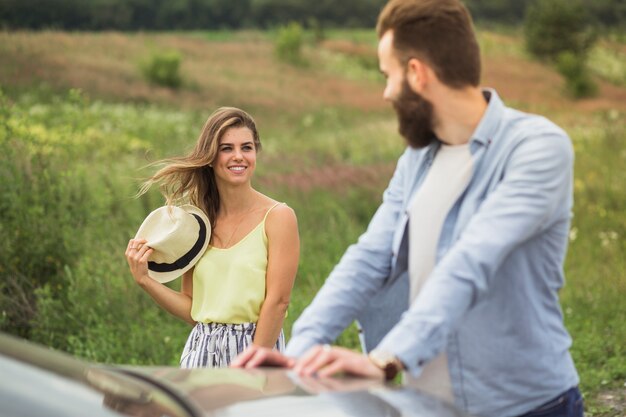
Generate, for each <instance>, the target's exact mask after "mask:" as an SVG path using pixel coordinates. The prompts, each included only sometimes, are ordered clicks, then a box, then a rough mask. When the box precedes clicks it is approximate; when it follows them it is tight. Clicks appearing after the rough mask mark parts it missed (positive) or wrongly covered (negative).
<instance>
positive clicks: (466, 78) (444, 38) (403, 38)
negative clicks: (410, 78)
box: [376, 0, 480, 88]
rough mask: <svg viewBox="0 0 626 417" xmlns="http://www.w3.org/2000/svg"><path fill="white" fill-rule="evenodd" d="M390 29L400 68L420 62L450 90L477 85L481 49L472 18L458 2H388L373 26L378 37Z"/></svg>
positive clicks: (417, 0)
mask: <svg viewBox="0 0 626 417" xmlns="http://www.w3.org/2000/svg"><path fill="white" fill-rule="evenodd" d="M389 30H392V31H393V47H394V50H395V53H396V55H397V57H398V58H399V59H400V62H402V64H403V65H406V64H407V63H408V62H409V60H410V59H411V58H417V59H420V60H422V61H424V62H425V63H426V64H428V65H429V66H430V67H431V68H432V69H433V71H434V72H435V74H436V75H437V78H439V80H440V81H441V82H443V83H444V84H446V85H447V86H449V87H452V88H462V87H467V86H474V87H476V86H478V84H479V83H480V49H479V47H478V41H477V40H476V34H475V33H474V28H473V25H472V17H471V16H470V14H469V12H468V11H467V9H466V8H465V6H464V5H463V4H462V3H461V2H460V1H459V0H390V1H389V3H387V5H386V6H385V7H384V8H383V10H382V11H381V12H380V15H379V16H378V23H377V25H376V31H377V32H378V37H379V38H382V36H383V35H384V34H385V33H386V32H387V31H389Z"/></svg>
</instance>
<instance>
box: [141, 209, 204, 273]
mask: <svg viewBox="0 0 626 417" xmlns="http://www.w3.org/2000/svg"><path fill="white" fill-rule="evenodd" d="M210 236H211V223H210V222H209V219H208V217H207V216H206V214H204V212H203V211H202V210H200V209H199V208H198V207H195V206H192V205H183V206H180V207H176V206H163V207H159V208H158V209H156V210H154V211H153V212H152V213H150V214H149V215H148V217H146V219H145V220H144V221H143V223H142V224H141V226H140V227H139V230H138V231H137V235H136V236H135V239H140V238H142V239H146V240H147V243H146V244H147V245H148V246H149V247H151V248H152V249H153V250H154V251H153V252H152V255H150V258H149V259H148V275H149V276H150V277H151V278H153V279H155V280H156V281H159V282H161V283H165V282H169V281H172V280H174V279H176V278H178V277H179V276H181V275H182V274H184V273H185V272H187V271H188V270H190V269H191V268H192V267H193V266H194V265H195V264H196V262H198V260H199V259H200V257H202V255H203V254H204V251H205V250H206V248H207V246H208V245H209V238H210Z"/></svg>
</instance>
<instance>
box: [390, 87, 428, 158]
mask: <svg viewBox="0 0 626 417" xmlns="http://www.w3.org/2000/svg"><path fill="white" fill-rule="evenodd" d="M392 103H393V107H394V109H395V110H396V114H397V115H398V131H399V132H400V134H401V135H402V136H404V138H405V139H406V141H407V142H408V144H409V146H410V147H411V148H423V147H425V146H428V145H430V144H431V143H432V142H434V141H435V140H436V136H435V133H434V131H433V124H434V123H433V114H434V112H433V105H432V104H431V103H430V102H429V101H428V100H426V99H424V98H423V97H422V96H420V95H419V94H417V93H415V92H414V91H413V90H411V87H410V86H409V83H408V81H407V80H406V78H405V79H404V80H403V81H402V90H401V91H400V95H399V96H398V98H397V99H395V100H393V102H392Z"/></svg>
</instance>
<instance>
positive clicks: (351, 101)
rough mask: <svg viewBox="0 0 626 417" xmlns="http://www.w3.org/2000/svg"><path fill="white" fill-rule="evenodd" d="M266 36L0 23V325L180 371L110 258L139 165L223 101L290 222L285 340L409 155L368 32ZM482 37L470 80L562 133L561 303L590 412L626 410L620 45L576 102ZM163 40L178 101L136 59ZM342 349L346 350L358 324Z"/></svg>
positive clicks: (125, 222)
mask: <svg viewBox="0 0 626 417" xmlns="http://www.w3.org/2000/svg"><path fill="white" fill-rule="evenodd" d="M272 39H273V34H272V33H262V32H211V33H206V32H194V33H159V34H146V33H136V34H122V33H114V32H109V33H108V32H104V33H81V34H77V33H64V32H39V33H32V32H0V56H1V57H2V61H1V62H0V88H1V89H2V91H3V95H2V98H1V100H0V153H2V155H3V156H2V157H0V158H1V159H0V160H1V161H2V162H1V164H0V175H1V176H2V178H1V181H0V193H1V194H2V198H1V200H0V210H1V212H2V217H1V223H0V232H2V233H3V236H5V239H3V240H2V241H0V282H1V284H0V288H2V292H1V293H2V299H0V308H1V309H2V315H1V316H0V326H1V327H2V328H4V329H8V330H10V331H13V332H16V333H24V334H26V335H27V336H28V337H30V338H32V339H34V340H37V341H40V342H43V343H45V344H48V345H50V346H54V347H57V348H59V349H63V350H66V351H69V352H71V353H73V354H76V355H79V356H81V357H86V358H89V359H92V360H97V361H103V362H125V363H148V364H150V363H151V364H157V363H161V364H162V363H168V364H176V363H177V357H178V355H179V353H180V350H181V346H182V344H183V342H184V338H185V337H186V335H187V333H188V328H187V326H186V325H184V324H182V323H181V322H179V321H178V320H176V319H173V318H171V317H169V316H167V315H166V314H165V313H163V312H162V311H160V310H159V309H158V308H157V307H156V306H155V305H154V304H153V303H152V301H151V300H150V299H149V298H148V297H147V296H146V295H145V294H143V293H142V292H141V290H140V289H138V288H137V287H136V286H135V285H134V283H133V282H132V278H131V277H130V275H129V273H128V272H127V267H126V263H125V260H124V257H123V250H124V247H125V244H126V242H127V240H128V238H129V237H130V236H132V235H133V234H134V232H135V230H136V228H137V226H138V224H140V222H141V220H142V219H143V217H144V216H145V214H146V213H147V212H148V211H149V210H150V209H152V208H155V207H157V206H158V205H160V204H161V203H162V200H161V198H160V197H159V195H158V193H157V192H156V191H154V192H151V193H149V194H148V195H146V196H144V197H143V198H141V199H134V198H133V194H134V192H135V191H136V189H137V186H138V184H139V178H140V177H142V176H145V175H147V174H148V173H149V170H146V169H143V170H142V169H141V168H142V167H143V166H145V165H146V164H147V163H148V162H150V161H154V160H155V159H159V158H162V157H165V156H169V155H174V154H178V153H181V152H183V151H184V150H186V149H188V148H189V146H191V144H192V143H193V142H194V141H195V138H196V136H197V134H198V132H199V130H200V128H201V126H202V124H203V122H204V119H205V118H206V117H207V115H208V114H209V113H210V112H211V111H212V110H213V109H215V108H216V107H217V106H220V105H234V106H240V107H242V108H244V109H246V110H248V111H250V112H251V113H252V114H253V115H254V116H255V117H256V118H257V120H258V122H259V128H260V131H261V138H262V141H263V145H264V150H263V153H262V154H261V155H260V160H259V167H258V177H257V179H256V185H257V187H258V188H259V189H260V190H261V191H262V192H265V193H267V194H269V195H271V196H273V197H275V198H277V199H279V200H282V201H285V202H287V203H288V204H289V205H290V206H292V207H293V208H294V209H295V210H296V213H297V215H298V219H299V227H300V233H301V239H302V255H301V264H300V269H299V273H298V278H297V282H296V287H295V290H294V293H293V299H292V305H291V307H290V310H289V317H288V319H287V323H286V331H287V334H289V332H290V329H291V324H292V323H293V320H294V319H295V318H297V317H298V315H299V314H300V313H301V311H302V310H303V309H304V307H305V306H306V305H307V304H308V303H309V302H310V300H311V299H312V297H313V295H314V294H315V292H316V291H317V289H318V288H319V287H320V286H321V284H322V283H323V280H324V279H325V278H326V276H327V275H328V273H329V271H330V270H331V268H332V267H333V266H334V265H335V263H336V262H337V261H338V260H339V258H340V256H341V255H342V254H343V252H344V250H345V248H346V247H347V245H349V244H350V243H352V242H354V241H355V240H356V238H357V237H358V236H359V234H360V233H361V232H362V231H363V230H364V229H365V227H366V225H367V222H368V220H369V218H370V217H371V215H372V213H373V211H374V210H375V209H376V207H377V206H378V204H379V202H380V198H381V192H382V190H383V189H384V187H385V185H386V183H387V181H388V180H389V178H390V176H391V173H392V172H393V168H394V163H395V160H396V158H397V157H398V155H399V154H400V153H401V152H402V148H403V146H402V140H401V139H400V138H399V137H398V135H397V134H396V124H395V116H394V114H393V112H392V111H391V109H390V108H389V107H388V105H386V104H385V103H384V102H383V101H382V98H381V95H382V85H383V83H382V79H381V77H380V76H379V75H378V71H377V69H376V65H375V37H374V33H373V30H372V31H369V30H368V31H332V32H329V33H327V38H326V39H325V40H324V41H323V42H321V43H319V44H315V45H313V44H310V45H307V46H306V48H305V50H304V56H305V58H306V60H307V61H308V63H309V64H308V65H306V66H302V67H294V66H290V65H288V64H285V63H281V62H279V61H277V60H276V59H275V57H274V54H273V43H272ZM480 42H481V45H482V48H483V53H484V84H485V85H489V86H492V87H495V88H496V89H497V90H498V91H499V93H500V95H501V96H502V97H503V98H504V100H505V101H506V102H507V103H508V104H509V105H512V106H515V107H518V108H520V109H522V110H526V111H532V112H538V113H541V114H544V115H546V116H548V117H549V118H551V119H552V120H554V121H556V122H557V123H559V124H560V125H561V126H563V127H564V128H565V129H566V130H567V131H568V132H569V133H570V136H571V137H572V140H573V142H574V147H575V150H576V182H575V199H576V201H575V211H574V218H573V224H572V230H571V233H570V250H569V254H568V258H567V263H566V267H565V269H566V276H567V285H566V287H565V288H564V289H563V291H562V307H563V311H564V314H565V317H566V324H567V327H568V329H569V331H570V332H571V334H572V336H573V340H574V342H573V347H572V352H573V355H574V358H575V361H576V364H577V366H578V369H579V371H580V373H581V379H582V388H583V392H584V393H585V396H586V399H587V414H588V415H593V416H605V417H607V416H623V415H624V413H625V412H626V411H624V402H626V399H625V398H624V397H625V394H624V392H625V391H626V343H624V341H625V340H626V301H624V294H626V260H625V256H624V253H626V239H624V236H626V216H625V215H624V214H625V213H624V211H625V209H626V197H625V193H624V191H623V190H624V187H625V186H626V174H625V171H624V169H623V167H624V165H625V164H626V148H625V147H624V143H623V138H624V137H625V134H626V122H625V117H624V115H625V114H626V87H625V86H624V83H623V79H622V78H620V77H619V74H623V73H624V72H623V71H624V68H623V66H622V67H620V66H619V65H620V63H621V65H623V61H622V60H620V59H619V57H620V56H622V55H619V54H623V52H624V46H623V45H622V44H619V42H617V41H615V40H612V41H610V42H608V41H607V42H608V43H603V44H601V45H602V48H601V49H599V50H598V51H600V52H595V53H596V54H598V56H601V57H602V58H601V59H604V60H605V61H603V62H609V63H610V64H605V65H604V66H602V67H601V68H603V69H604V73H603V72H602V70H601V69H597V70H595V71H596V74H598V82H599V85H600V88H599V95H598V96H597V97H595V98H592V99H586V100H580V101H570V100H569V99H567V97H566V96H565V95H564V94H563V91H562V88H563V87H562V83H563V81H562V79H561V78H560V76H559V75H558V74H557V73H555V72H554V71H553V70H551V69H550V68H549V67H546V66H544V65H542V64H539V63H536V62H533V61H531V60H530V59H529V58H528V57H527V56H526V54H525V52H524V50H523V47H522V45H521V43H520V40H519V37H518V36H516V35H515V33H495V32H487V31H482V32H481V33H480ZM157 49H159V50H165V49H172V50H177V51H179V53H180V54H181V56H182V76H183V86H182V88H181V89H180V90H170V89H167V88H159V87H154V86H151V85H150V84H149V83H147V82H145V81H144V80H143V78H142V76H141V73H140V71H139V69H138V66H139V62H140V60H141V59H142V58H144V57H146V56H148V55H149V54H150V53H152V52H153V51H155V50H157ZM607 51H609V52H607ZM611 51H613V52H611ZM616 56H617V57H618V58H617V59H616V58H615V57H616ZM598 59H600V58H598ZM609 67H610V71H609V70H608V69H607V68H609ZM614 67H617V69H615V68H614ZM598 68H600V67H598ZM620 68H621V71H620ZM607 74H608V75H607ZM611 74H613V75H611ZM614 74H618V76H616V75H614ZM172 285H173V286H174V287H175V286H177V285H178V283H177V282H174V283H173V284H172ZM33 294H34V295H33ZM18 318H21V319H19V320H18ZM339 343H341V344H343V345H346V346H350V347H356V346H357V339H356V335H355V332H354V329H350V330H349V331H347V332H346V333H345V334H344V335H342V337H341V339H340V340H339Z"/></svg>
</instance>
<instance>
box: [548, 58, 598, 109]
mask: <svg viewBox="0 0 626 417" xmlns="http://www.w3.org/2000/svg"><path fill="white" fill-rule="evenodd" d="M556 68H557V70H558V71H559V72H560V73H561V75H563V76H564V77H565V90H566V92H567V93H568V94H569V95H570V96H572V97H573V98H582V97H591V96H593V95H595V94H596V93H597V92H598V86H597V85H596V84H595V83H594V82H593V80H592V79H591V76H590V75H589V71H588V70H587V67H586V66H585V62H584V61H583V60H582V59H581V58H580V57H579V56H577V55H575V54H574V53H572V52H561V53H560V54H559V56H558V58H557V61H556Z"/></svg>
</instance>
